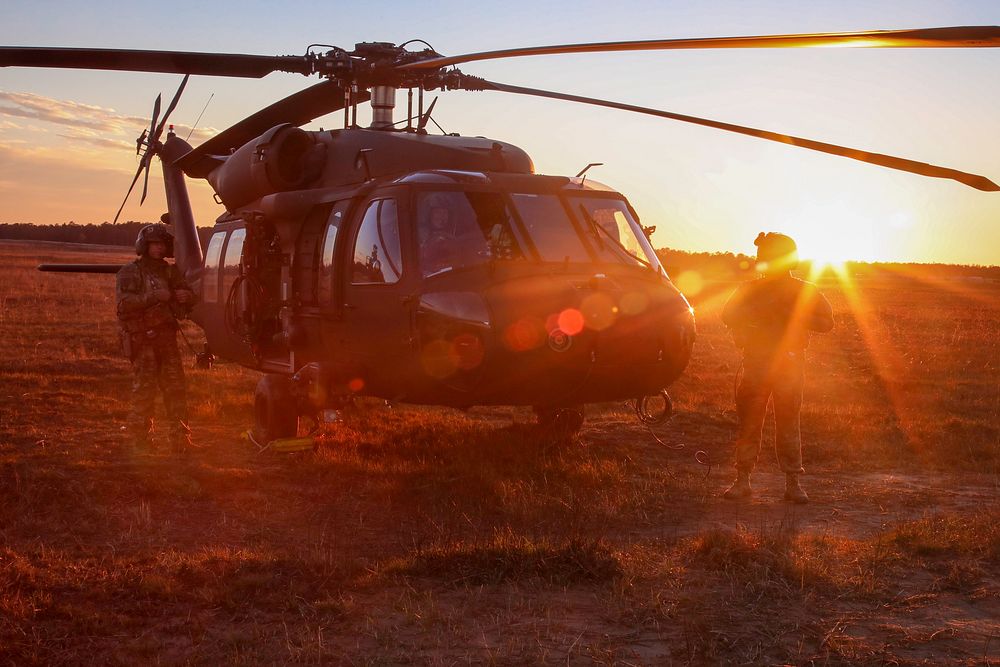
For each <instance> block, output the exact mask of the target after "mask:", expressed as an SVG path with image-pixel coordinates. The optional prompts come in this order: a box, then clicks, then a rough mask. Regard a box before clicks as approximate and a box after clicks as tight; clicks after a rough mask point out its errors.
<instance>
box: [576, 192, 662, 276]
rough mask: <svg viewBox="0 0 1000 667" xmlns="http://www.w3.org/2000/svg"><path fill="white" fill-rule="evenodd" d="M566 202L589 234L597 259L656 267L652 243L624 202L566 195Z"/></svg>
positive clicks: (657, 266)
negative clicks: (567, 201) (567, 199)
mask: <svg viewBox="0 0 1000 667" xmlns="http://www.w3.org/2000/svg"><path fill="white" fill-rule="evenodd" d="M569 201H570V202H571V205H572V207H573V209H574V213H576V214H577V215H579V216H580V218H581V219H582V221H583V224H584V226H585V227H586V228H587V231H588V232H589V233H590V240H591V244H590V245H591V246H592V247H593V248H594V252H596V253H597V255H598V258H599V259H600V260H602V261H605V262H617V263H621V264H633V265H640V266H648V267H651V268H653V269H657V268H659V266H660V264H659V261H657V258H656V252H655V251H654V250H653V246H652V245H650V243H649V239H648V238H646V234H645V233H644V232H643V231H642V228H640V227H639V224H638V223H637V222H636V221H635V219H634V218H633V217H632V213H631V212H630V211H629V209H628V206H626V205H625V202H624V201H621V200H620V199H607V198H603V197H602V198H597V197H570V199H569Z"/></svg>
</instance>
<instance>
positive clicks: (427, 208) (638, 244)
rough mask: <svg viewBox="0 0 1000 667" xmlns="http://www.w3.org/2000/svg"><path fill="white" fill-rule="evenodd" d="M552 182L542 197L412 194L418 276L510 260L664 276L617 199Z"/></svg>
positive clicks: (496, 192)
mask: <svg viewBox="0 0 1000 667" xmlns="http://www.w3.org/2000/svg"><path fill="white" fill-rule="evenodd" d="M535 178H536V179H537V178H540V177H535ZM541 178H544V177H541ZM560 180H568V179H560ZM553 185H562V186H563V187H558V188H555V189H551V190H549V191H542V192H538V191H522V192H519V191H517V190H507V189H506V188H505V187H503V184H501V185H500V186H499V187H496V188H495V189H489V190H487V189H478V188H477V189H461V190H444V189H436V188H435V189H419V190H417V191H416V193H415V195H414V211H415V229H416V242H417V246H418V248H419V253H418V254H419V257H418V259H419V264H420V272H421V275H422V277H423V278H425V279H427V278H433V277H435V276H438V275H441V274H445V273H448V272H452V271H456V270H460V269H469V268H473V267H476V266H481V265H486V264H489V265H491V266H495V265H496V264H497V263H516V262H558V263H563V264H570V263H574V264H579V263H584V264H595V265H605V264H611V265H625V266H632V267H643V268H647V269H650V270H652V271H653V272H656V273H662V272H663V269H662V267H661V265H660V263H659V260H658V259H657V256H656V253H655V252H654V250H653V248H652V245H651V244H650V242H649V239H648V238H647V236H646V233H645V231H644V229H643V227H642V226H641V225H640V224H639V223H638V221H637V220H636V217H635V215H634V214H633V212H632V210H631V208H630V207H629V205H628V203H627V202H626V201H625V200H624V199H623V198H621V195H619V194H618V193H616V192H614V191H612V190H610V189H606V188H603V187H601V186H600V185H599V184H597V188H594V187H586V189H584V188H583V187H574V185H575V184H572V183H571V184H570V185H569V187H566V185H565V184H563V183H554V184H553ZM588 185H589V184H588ZM598 188H599V189H598Z"/></svg>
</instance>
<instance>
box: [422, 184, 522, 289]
mask: <svg viewBox="0 0 1000 667" xmlns="http://www.w3.org/2000/svg"><path fill="white" fill-rule="evenodd" d="M416 211H417V243H418V246H419V249H420V253H419V254H420V270H421V272H422V274H423V276H424V277H425V278H426V277H428V276H432V275H435V274H437V273H443V272H445V271H450V270H453V269H458V268H464V267H469V266H475V265H477V264H483V263H486V262H490V261H494V260H502V261H511V260H521V259H524V253H523V252H522V250H521V246H520V244H519V243H518V241H517V238H516V237H515V234H514V230H513V226H512V224H511V215H510V212H509V211H508V209H507V204H506V203H505V201H504V198H503V196H502V195H501V194H500V193H498V192H475V191H421V192H418V193H417V197H416Z"/></svg>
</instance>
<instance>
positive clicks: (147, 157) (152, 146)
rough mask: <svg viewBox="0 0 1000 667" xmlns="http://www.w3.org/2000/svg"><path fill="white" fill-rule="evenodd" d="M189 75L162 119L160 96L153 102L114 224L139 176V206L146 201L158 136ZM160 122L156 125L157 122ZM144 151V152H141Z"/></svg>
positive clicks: (136, 147)
mask: <svg viewBox="0 0 1000 667" xmlns="http://www.w3.org/2000/svg"><path fill="white" fill-rule="evenodd" d="M189 77H190V75H189V74H185V75H184V79H183V80H182V81H181V85H180V86H179V87H178V88H177V92H176V93H174V97H173V99H172V100H170V104H169V105H168V106H167V110H166V112H165V113H164V114H163V118H162V119H161V118H160V103H161V101H162V100H161V96H160V95H157V96H156V101H155V102H153V116H152V119H151V120H150V122H149V129H148V130H145V129H144V130H143V131H142V134H140V135H139V137H138V138H137V139H136V140H135V153H136V155H142V158H141V159H140V160H139V167H138V168H137V169H136V170H135V176H133V177H132V184H131V185H129V188H128V192H126V193H125V198H124V199H123V200H122V205H121V206H119V207H118V212H117V213H116V214H115V219H114V222H118V218H119V217H120V216H121V214H122V210H123V209H124V208H125V204H126V203H127V202H128V198H129V196H131V194H132V190H134V189H135V184H136V183H138V182H139V176H140V175H143V173H144V172H145V175H144V177H143V181H142V197H140V198H139V205H140V206H141V205H142V204H143V203H144V202H145V201H146V194H147V192H148V189H149V166H150V164H151V163H152V162H153V156H154V155H157V154H158V153H159V151H160V147H161V144H160V135H162V134H163V129H164V128H165V127H166V126H167V119H168V118H169V117H170V114H171V113H172V112H173V110H174V109H175V108H176V107H177V102H178V101H179V100H180V98H181V93H183V92H184V87H185V86H186V85H187V82H188V78H189ZM158 120H159V121H160V122H159V124H157V121H158ZM143 149H145V151H144V150H143Z"/></svg>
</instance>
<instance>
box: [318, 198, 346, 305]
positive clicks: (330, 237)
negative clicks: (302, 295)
mask: <svg viewBox="0 0 1000 667" xmlns="http://www.w3.org/2000/svg"><path fill="white" fill-rule="evenodd" d="M345 211H347V202H339V203H338V204H336V205H335V206H334V207H333V211H332V212H331V213H330V218H329V219H328V220H327V223H326V232H325V234H324V235H323V247H322V250H321V251H320V252H321V254H320V263H319V302H320V303H330V302H331V301H332V300H333V280H334V275H335V272H334V266H333V264H334V258H335V254H334V252H335V250H336V249H337V234H338V233H339V231H340V225H341V223H342V222H343V220H344V213H345Z"/></svg>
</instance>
